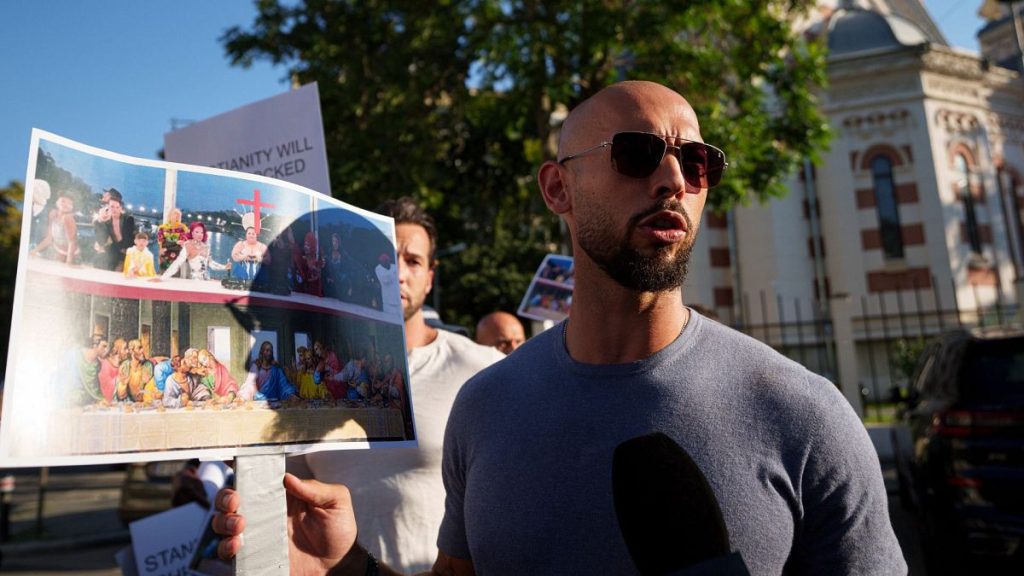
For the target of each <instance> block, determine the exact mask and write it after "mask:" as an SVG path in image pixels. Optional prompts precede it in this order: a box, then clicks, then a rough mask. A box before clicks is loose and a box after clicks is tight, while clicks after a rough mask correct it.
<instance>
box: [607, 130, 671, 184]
mask: <svg viewBox="0 0 1024 576" xmlns="http://www.w3.org/2000/svg"><path fill="white" fill-rule="evenodd" d="M611 155H612V167H613V168H614V169H615V171H616V172H618V173H619V174H622V175H623V176H629V177H631V178H646V177H648V176H650V175H651V174H652V173H653V172H654V171H655V170H656V169H657V168H658V165H659V164H661V159H662V158H664V157H665V141H664V140H662V139H661V138H659V137H657V136H655V135H653V134H644V133H642V132H620V133H618V134H616V135H615V136H613V137H612V154H611Z"/></svg>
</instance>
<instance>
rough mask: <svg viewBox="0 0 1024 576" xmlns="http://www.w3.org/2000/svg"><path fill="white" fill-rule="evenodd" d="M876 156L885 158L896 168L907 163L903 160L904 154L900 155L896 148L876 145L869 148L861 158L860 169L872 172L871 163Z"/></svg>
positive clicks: (887, 145)
mask: <svg viewBox="0 0 1024 576" xmlns="http://www.w3.org/2000/svg"><path fill="white" fill-rule="evenodd" d="M876 156H885V157H886V158H888V159H889V161H890V162H892V165H893V166H894V167H895V166H903V165H904V164H906V163H907V162H906V160H904V158H903V154H900V151H899V150H897V149H896V148H895V147H893V146H890V145H889V144H875V145H873V146H871V147H870V148H868V149H867V150H866V151H865V152H864V155H863V156H861V157H860V169H861V170H865V171H870V170H871V162H872V161H873V160H874V159H875V157H876Z"/></svg>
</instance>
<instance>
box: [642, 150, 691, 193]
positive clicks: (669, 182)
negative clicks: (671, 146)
mask: <svg viewBox="0 0 1024 576" xmlns="http://www.w3.org/2000/svg"><path fill="white" fill-rule="evenodd" d="M649 182H650V195H651V197H652V198H661V197H670V196H679V197H680V199H681V197H682V195H683V194H685V193H686V192H691V193H694V194H696V193H699V192H700V190H698V189H693V188H692V187H690V186H689V185H688V184H687V183H686V179H685V178H683V166H682V165H681V164H680V163H679V158H678V157H677V156H676V155H675V154H673V153H672V151H669V152H667V153H666V154H665V157H664V158H662V159H661V164H659V165H658V169H657V170H655V171H654V173H653V174H651V176H650V178H649Z"/></svg>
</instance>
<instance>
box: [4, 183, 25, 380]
mask: <svg viewBox="0 0 1024 576" xmlns="http://www.w3.org/2000/svg"><path fill="white" fill-rule="evenodd" d="M24 198H25V186H24V185H23V184H22V183H21V182H18V181H16V180H11V181H10V182H9V183H8V184H7V186H5V187H3V188H0V326H2V327H3V328H0V368H2V367H3V366H6V365H7V345H8V343H9V341H10V333H11V309H12V307H13V304H14V281H15V277H16V275H17V271H18V250H19V247H20V245H21V205H22V201H23V200H24Z"/></svg>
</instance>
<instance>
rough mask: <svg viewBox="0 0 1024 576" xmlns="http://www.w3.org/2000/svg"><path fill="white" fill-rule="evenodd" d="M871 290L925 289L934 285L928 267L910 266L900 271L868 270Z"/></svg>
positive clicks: (869, 289)
mask: <svg viewBox="0 0 1024 576" xmlns="http://www.w3.org/2000/svg"><path fill="white" fill-rule="evenodd" d="M867 280H868V291H869V292H895V291H899V290H925V289H930V288H931V287H932V276H931V273H930V272H929V270H928V268H908V269H906V270H900V271H898V272H890V271H887V270H886V271H882V270H879V271H876V272H868V275H867Z"/></svg>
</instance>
